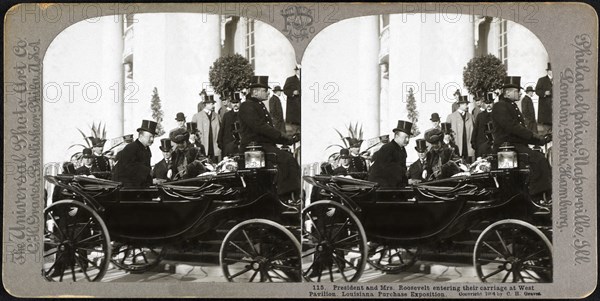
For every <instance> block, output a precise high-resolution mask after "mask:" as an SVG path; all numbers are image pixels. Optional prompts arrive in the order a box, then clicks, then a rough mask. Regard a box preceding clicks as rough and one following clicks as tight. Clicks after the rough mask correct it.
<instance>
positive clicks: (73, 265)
mask: <svg viewBox="0 0 600 301" xmlns="http://www.w3.org/2000/svg"><path fill="white" fill-rule="evenodd" d="M71 275H72V276H73V282H77V278H76V277H75V264H74V263H71Z"/></svg>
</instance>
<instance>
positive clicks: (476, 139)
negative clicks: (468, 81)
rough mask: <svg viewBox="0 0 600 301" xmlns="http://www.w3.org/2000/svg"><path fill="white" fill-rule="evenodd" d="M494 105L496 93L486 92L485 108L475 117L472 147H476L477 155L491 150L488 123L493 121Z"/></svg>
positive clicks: (479, 155)
mask: <svg viewBox="0 0 600 301" xmlns="http://www.w3.org/2000/svg"><path fill="white" fill-rule="evenodd" d="M493 105H494V93H492V92H490V93H487V94H486V97H485V99H484V108H485V110H484V111H482V112H481V113H479V115H477V118H475V125H474V126H473V133H472V134H471V147H473V149H475V156H476V157H481V156H484V155H486V154H489V153H490V152H491V144H490V142H489V139H488V138H487V135H488V132H489V130H488V123H490V122H491V121H492V107H493Z"/></svg>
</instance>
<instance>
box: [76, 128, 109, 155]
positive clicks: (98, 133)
mask: <svg viewBox="0 0 600 301" xmlns="http://www.w3.org/2000/svg"><path fill="white" fill-rule="evenodd" d="M90 130H91V135H89V136H87V135H86V134H85V133H84V132H83V131H82V130H81V129H79V128H77V131H78V132H79V133H81V136H82V137H83V141H84V142H85V144H82V143H75V144H73V145H71V146H69V148H68V149H67V150H69V149H71V148H74V147H82V148H91V147H92V146H93V145H92V143H91V141H90V140H89V139H87V138H88V137H93V138H99V139H104V140H106V124H104V125H103V124H102V122H99V123H98V126H96V123H95V122H92V125H91V126H90ZM82 151H83V150H82ZM82 151H79V152H76V153H75V154H73V155H72V156H71V158H72V159H75V160H77V161H80V160H81V157H82V155H83V153H82Z"/></svg>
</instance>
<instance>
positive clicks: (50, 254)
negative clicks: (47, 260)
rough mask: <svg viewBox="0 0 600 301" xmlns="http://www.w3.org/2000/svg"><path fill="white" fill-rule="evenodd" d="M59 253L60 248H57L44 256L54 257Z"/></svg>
mask: <svg viewBox="0 0 600 301" xmlns="http://www.w3.org/2000/svg"><path fill="white" fill-rule="evenodd" d="M48 251H50V250H48ZM57 252H58V248H55V249H54V250H53V251H52V252H50V253H46V254H44V257H48V256H52V255H54V254H56V253H57Z"/></svg>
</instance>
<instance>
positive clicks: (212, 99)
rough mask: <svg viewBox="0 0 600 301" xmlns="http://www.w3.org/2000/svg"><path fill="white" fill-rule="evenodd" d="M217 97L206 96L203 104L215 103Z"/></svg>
mask: <svg viewBox="0 0 600 301" xmlns="http://www.w3.org/2000/svg"><path fill="white" fill-rule="evenodd" d="M215 102H216V101H215V96H214V95H206V96H204V99H203V100H202V103H215Z"/></svg>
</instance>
